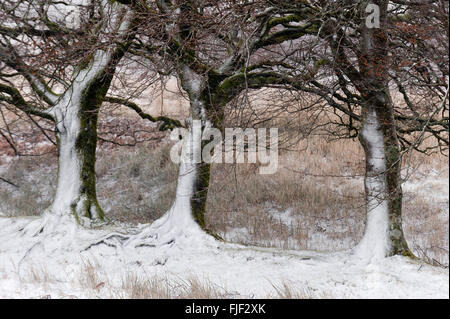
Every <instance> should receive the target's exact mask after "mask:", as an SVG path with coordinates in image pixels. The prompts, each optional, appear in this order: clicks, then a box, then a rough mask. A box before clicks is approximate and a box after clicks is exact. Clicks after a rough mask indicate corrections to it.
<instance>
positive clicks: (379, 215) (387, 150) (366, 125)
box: [357, 93, 412, 259]
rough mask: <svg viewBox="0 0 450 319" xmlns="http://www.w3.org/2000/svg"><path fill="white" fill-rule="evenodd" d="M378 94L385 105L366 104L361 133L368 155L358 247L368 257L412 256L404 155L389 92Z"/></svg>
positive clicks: (361, 139)
mask: <svg viewBox="0 0 450 319" xmlns="http://www.w3.org/2000/svg"><path fill="white" fill-rule="evenodd" d="M376 98H377V101H380V102H382V101H385V102H384V103H386V107H384V108H381V107H379V106H378V107H377V106H376V105H367V106H366V108H365V110H364V111H363V112H364V114H363V116H364V121H363V128H362V130H361V134H360V141H361V144H362V145H363V148H364V152H365V156H366V173H365V179H364V186H365V196H366V213H367V217H366V228H365V232H364V236H363V239H362V240H361V242H360V243H359V245H358V247H357V251H358V253H359V255H360V256H364V257H367V258H378V259H380V258H384V257H387V256H392V255H398V254H400V255H406V256H412V254H411V252H410V250H409V248H408V245H407V243H406V240H405V236H404V233H403V229H402V187H401V179H400V170H401V157H400V149H399V144H398V140H397V135H396V131H395V125H394V121H393V114H392V111H391V108H390V107H389V105H390V102H389V95H388V94H387V93H386V94H383V93H380V95H379V96H378V97H376ZM378 99H379V100H378Z"/></svg>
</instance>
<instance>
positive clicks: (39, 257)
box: [0, 150, 449, 298]
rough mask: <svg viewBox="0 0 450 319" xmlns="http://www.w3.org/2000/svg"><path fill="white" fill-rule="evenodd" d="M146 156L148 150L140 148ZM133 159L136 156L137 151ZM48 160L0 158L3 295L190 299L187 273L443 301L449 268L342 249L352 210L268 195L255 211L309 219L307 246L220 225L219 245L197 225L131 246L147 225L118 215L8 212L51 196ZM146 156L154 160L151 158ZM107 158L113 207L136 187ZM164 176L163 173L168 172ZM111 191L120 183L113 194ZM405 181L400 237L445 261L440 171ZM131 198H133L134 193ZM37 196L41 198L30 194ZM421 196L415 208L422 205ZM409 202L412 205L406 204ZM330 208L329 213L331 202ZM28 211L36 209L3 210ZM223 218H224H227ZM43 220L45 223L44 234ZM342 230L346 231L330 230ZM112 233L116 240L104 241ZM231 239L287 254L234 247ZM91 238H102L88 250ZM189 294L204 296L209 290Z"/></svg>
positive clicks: (269, 285) (443, 174) (291, 225)
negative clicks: (315, 211) (118, 219)
mask: <svg viewBox="0 0 450 319" xmlns="http://www.w3.org/2000/svg"><path fill="white" fill-rule="evenodd" d="M146 152H147V150H144V155H145V154H147V153H146ZM136 156H137V155H136V154H134V153H133V154H131V155H130V157H132V158H135V157H136ZM145 158H146V157H145ZM138 160H139V161H142V158H139V159H138ZM49 161H50V163H48V162H45V161H44V162H43V164H40V165H38V164H37V162H36V160H34V159H33V160H27V161H24V162H22V163H21V164H20V166H17V165H19V164H18V163H19V162H18V161H17V162H16V161H15V160H12V159H11V158H8V160H5V161H3V162H4V165H0V176H6V177H8V178H11V180H12V181H14V182H17V183H18V184H20V188H19V189H14V188H13V187H12V186H10V185H7V184H0V195H3V198H5V200H4V202H0V298H129V297H139V296H141V297H148V294H144V293H141V294H140V293H139V291H140V290H145V289H153V290H155V289H156V290H157V289H161V290H164V289H166V290H170V293H165V292H161V291H158V292H155V293H154V294H151V296H153V297H177V296H178V297H179V296H186V294H183V292H185V290H186V289H187V285H189V283H190V282H191V281H192V280H194V281H197V282H199V283H200V284H203V285H204V286H205V287H206V288H205V290H208V289H213V290H215V291H217V292H218V294H211V293H210V292H208V291H206V295H207V296H213V297H214V296H219V297H224V298H238V297H243V298H258V297H262V298H264V297H286V296H290V295H292V296H293V297H303V298H449V270H448V268H447V269H444V268H442V267H436V266H431V265H429V264H425V263H423V262H421V261H413V260H410V259H408V258H403V257H393V258H387V259H384V260H382V261H376V262H375V261H374V262H371V263H369V262H367V261H362V260H359V259H357V257H356V256H355V255H353V254H352V251H351V250H348V248H350V247H354V246H355V241H356V242H357V240H358V239H359V238H358V237H357V236H354V235H353V236H350V235H349V233H350V230H351V229H354V228H356V226H358V225H359V226H362V222H361V220H358V219H357V216H356V215H355V216H354V215H353V214H349V215H348V216H345V218H342V221H341V222H339V223H337V222H336V220H330V221H327V220H326V219H321V218H318V219H314V218H310V219H311V220H312V221H313V222H310V221H309V220H307V217H308V214H306V213H307V212H305V214H299V213H298V212H297V213H295V211H294V210H293V209H290V208H288V209H275V208H273V207H272V204H274V203H268V205H267V209H261V210H258V212H257V213H258V214H269V215H270V216H269V217H270V218H269V219H268V220H270V221H273V222H276V223H278V224H279V225H283V227H284V228H286V231H285V232H284V233H283V235H284V234H291V232H294V231H295V226H296V225H297V224H299V223H301V222H305V223H306V224H305V227H306V226H308V229H311V233H310V234H309V235H308V236H309V237H311V238H310V239H309V241H310V242H311V243H313V246H308V250H304V247H305V245H303V246H300V245H299V244H298V242H297V241H296V238H295V237H293V236H288V237H287V238H286V239H284V237H277V236H268V237H267V238H265V237H261V238H259V237H258V238H259V239H258V238H257V239H258V240H255V238H254V237H252V236H251V231H250V228H249V227H241V226H240V224H232V223H231V224H230V226H229V228H228V229H227V231H226V232H224V233H221V235H223V237H224V238H225V239H226V240H227V242H225V243H223V242H217V241H215V240H213V239H211V238H210V237H205V236H203V235H201V234H198V233H195V232H194V233H193V234H191V236H190V237H187V238H186V237H178V238H177V240H176V241H175V242H173V243H169V244H167V245H162V246H158V247H148V246H142V247H136V245H133V244H132V243H133V242H134V241H132V240H129V239H127V240H126V239H124V238H126V237H130V238H136V237H139V234H140V233H142V232H143V231H145V230H148V225H145V224H141V225H139V226H131V225H128V224H123V223H122V224H121V223H115V224H111V225H106V226H103V227H101V228H99V229H96V230H93V229H90V230H88V229H83V228H78V226H75V225H74V224H73V223H72V221H70V220H69V219H64V218H63V219H58V218H55V219H53V218H51V219H48V220H47V219H46V218H47V217H48V216H46V215H43V216H41V212H42V210H40V209H36V207H37V206H33V207H30V208H28V209H27V211H26V212H25V211H20V212H19V211H17V212H15V211H13V209H12V207H13V208H16V209H18V208H21V207H26V206H23V205H19V204H20V203H16V206H12V205H9V206H8V203H9V202H13V200H16V201H24V199H25V196H36V195H37V194H39V196H41V197H42V202H43V203H42V205H41V206H39V207H43V206H44V204H45V203H46V202H48V201H49V199H50V198H51V197H52V194H53V190H52V185H53V183H54V171H55V169H56V167H55V165H54V163H53V164H52V160H51V159H50V160H49ZM115 161H116V162H117V165H116V166H117V167H118V166H125V167H126V169H125V170H124V171H125V173H126V174H125V175H126V176H127V178H128V179H129V183H130V185H131V184H138V182H139V179H142V181H143V182H145V183H146V184H148V188H143V190H142V192H143V195H145V196H149V197H158V196H159V192H162V191H163V188H158V187H157V186H156V185H160V184H163V185H164V184H166V181H164V182H162V180H161V178H162V177H161V176H160V175H161V174H162V171H161V167H160V165H159V164H158V165H157V166H156V168H155V172H153V168H152V169H150V168H146V167H138V168H140V175H142V176H139V178H131V177H130V175H132V174H130V173H129V171H130V167H131V166H132V164H133V163H132V162H131V161H129V162H125V159H124V158H122V157H119V158H117V159H116V160H115ZM153 161H155V162H156V163H160V160H159V159H153ZM104 162H105V163H107V165H106V164H104V166H105V168H103V170H105V171H107V172H108V174H103V175H104V176H103V177H100V178H99V189H100V190H102V189H103V188H104V190H103V193H111V194H110V196H109V197H105V198H104V199H103V201H104V202H103V203H104V204H103V206H104V208H106V210H107V211H108V213H109V209H110V208H111V207H114V206H117V204H118V203H119V202H120V201H125V199H126V197H127V196H128V197H130V194H131V193H132V192H133V189H132V190H131V191H132V192H130V193H126V194H124V195H123V196H122V195H120V192H124V191H125V189H126V188H127V187H129V185H128V184H122V185H121V188H117V187H116V185H117V181H119V180H120V181H122V183H123V182H124V181H125V179H123V178H122V179H120V178H119V177H118V176H116V175H114V176H113V175H111V176H110V175H109V173H112V172H116V171H119V168H117V167H116V166H114V165H115V164H114V162H113V161H112V160H111V159H110V158H109V157H107V158H105V160H104ZM13 173H14V174H15V173H17V176H16V175H14V174H13ZM166 174H167V175H170V171H169V170H168V169H167V172H166ZM22 175H23V176H22ZM100 175H102V174H100ZM137 175H138V174H137ZM138 185H141V184H138ZM142 185H144V184H142ZM361 185H362V180H361V177H355V178H353V179H346V181H345V183H343V182H341V181H340V184H338V183H336V185H334V184H333V185H331V186H330V187H332V188H333V190H334V191H336V192H340V191H341V190H342V193H345V192H344V190H343V187H344V186H346V187H347V186H350V187H354V188H355V189H360V188H361ZM28 187H29V188H30V190H28ZM112 189H116V190H115V192H112V191H111V190H112ZM403 189H404V193H405V202H404V204H405V209H404V216H405V232H406V236H407V240H408V244H409V245H410V247H411V248H412V249H413V250H414V252H415V253H416V254H418V255H420V252H421V251H419V250H417V249H416V246H417V247H422V249H424V250H425V251H424V253H426V254H428V255H429V256H430V257H433V258H436V260H437V261H438V262H439V263H441V264H443V265H448V216H449V208H448V199H449V181H448V169H446V168H442V169H441V170H436V169H434V168H432V167H423V168H422V169H420V170H415V171H414V174H413V175H412V176H410V178H409V179H408V180H407V182H406V183H404V184H403ZM156 191H158V194H157V192H156ZM1 192H3V193H1ZM22 192H23V194H22ZM27 194H28V195H27ZM156 195H158V196H156ZM145 196H144V199H145V198H146V197H145ZM16 197H17V198H16ZM0 198H2V197H0ZM130 198H131V199H130ZM130 198H128V200H129V201H130V202H131V201H132V200H133V198H132V197H130ZM101 199H102V198H101ZM149 200H150V199H149ZM172 200H173V199H172V198H170V201H172ZM35 201H36V202H37V203H40V202H38V201H37V199H35ZM127 203H128V204H129V202H127ZM127 203H126V204H127ZM128 204H127V205H128ZM135 204H136V205H138V206H140V207H143V208H145V207H147V206H145V205H144V204H143V201H137V200H136V203H135ZM328 204H329V203H327V206H328ZM422 204H423V205H424V206H423V207H421V206H420V205H422ZM425 204H426V205H425ZM412 205H414V206H418V207H416V209H415V210H413V209H411V206H412ZM124 207H126V205H125V206H124ZM330 207H331V208H330V209H332V207H333V206H330ZM145 212H146V214H149V212H150V211H149V210H148V209H147V210H146V211H145ZM26 213H32V214H34V215H37V216H33V217H31V216H26V217H10V216H20V215H24V214H26ZM237 213H238V212H236V214H237ZM328 213H329V214H331V213H335V214H337V213H339V211H334V212H333V211H328V210H327V211H324V212H323V214H324V215H325V216H326V214H328ZM121 214H122V215H123V216H124V217H126V218H124V219H122V220H127V218H128V219H129V218H130V209H128V210H124V211H123V212H122V213H121ZM2 216H3V217H2ZM6 216H9V217H6ZM230 216H231V217H230V218H232V216H233V215H230ZM250 224H251V223H250ZM42 225H45V226H46V227H45V228H44V230H43V231H42V232H40V231H41V229H42ZM243 225H245V223H244V224H243ZM258 225H259V226H258V227H260V226H261V225H260V224H258ZM264 225H267V224H264ZM264 227H265V226H264ZM267 227H269V226H267ZM272 227H273V225H272ZM341 228H342V229H341ZM338 233H339V234H341V233H342V234H343V236H342V237H336V234H338ZM111 234H116V235H118V236H116V237H112V238H110V239H108V240H105V241H103V242H102V240H103V239H104V238H109V237H110V236H111ZM330 234H334V235H333V236H330ZM344 235H345V236H344ZM121 238H122V240H121ZM280 238H281V239H282V240H280ZM277 241H279V242H277ZM144 242H145V241H144ZM232 242H234V243H232ZM237 242H240V243H253V244H257V245H262V246H271V245H272V246H275V247H289V248H294V249H295V250H285V249H280V248H262V247H255V246H252V245H239V244H236V243H237ZM286 242H287V244H286ZM93 243H94V244H96V243H98V245H93V246H91V245H92V244H93ZM149 244H151V242H149ZM436 245H438V246H440V247H435V246H436ZM315 249H317V250H315ZM427 249H428V251H427ZM433 249H442V251H443V253H441V254H440V255H438V254H437V253H436V251H433ZM318 250H320V251H318ZM338 250H340V251H339V252H325V251H338ZM437 252H441V250H438V251H437ZM437 256H439V257H437ZM421 257H422V256H421ZM208 287H209V288H208ZM287 290H290V292H291V293H292V294H289V293H288V292H289V291H287ZM187 296H188V297H192V296H193V295H192V294H188V295H187ZM194 296H197V297H205V294H203V295H201V294H200V295H198V294H197V295H195V294H194Z"/></svg>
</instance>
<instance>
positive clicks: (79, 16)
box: [0, 1, 138, 221]
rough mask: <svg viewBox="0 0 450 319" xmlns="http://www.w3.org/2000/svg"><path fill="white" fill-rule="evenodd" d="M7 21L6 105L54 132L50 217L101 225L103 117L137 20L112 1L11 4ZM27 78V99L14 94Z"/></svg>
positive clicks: (0, 44)
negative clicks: (98, 159) (98, 173)
mask: <svg viewBox="0 0 450 319" xmlns="http://www.w3.org/2000/svg"><path fill="white" fill-rule="evenodd" d="M73 12H75V15H73ZM1 15H2V16H3V19H2V21H4V22H3V23H2V26H1V29H0V31H1V32H0V36H1V38H0V53H1V55H0V56H1V63H2V64H3V66H2V76H1V80H2V83H1V84H0V92H1V95H0V101H1V102H3V103H8V104H9V105H14V106H15V107H17V108H18V109H20V110H21V111H23V112H25V113H26V114H30V115H35V116H39V117H42V118H45V119H47V120H50V121H52V122H54V123H55V127H56V137H57V141H58V153H59V159H58V181H57V187H56V195H55V198H54V200H53V203H52V205H51V207H50V209H49V212H50V213H51V214H56V215H64V214H73V215H74V216H75V217H76V218H77V220H78V221H80V220H81V219H84V218H87V219H93V220H102V219H103V218H104V213H103V210H102V209H101V208H100V206H99V204H98V201H97V197H96V181H95V150H96V144H97V119H98V110H99V108H100V106H101V104H102V102H103V99H104V97H105V95H106V93H107V91H108V88H109V86H110V83H111V80H112V77H113V74H114V71H115V68H116V66H117V64H118V63H119V61H120V59H121V58H122V57H123V55H124V54H125V52H126V50H127V48H128V46H129V43H130V40H131V39H132V37H133V32H132V31H133V30H134V28H135V27H136V24H137V23H138V19H137V18H136V16H134V15H133V12H132V11H131V10H129V8H128V7H127V6H123V5H121V4H119V3H117V2H110V1H101V2H96V1H92V2H89V3H87V4H80V5H78V4H65V3H59V2H52V1H45V2H42V3H36V2H34V1H25V2H21V3H17V2H15V1H6V2H3V3H2V4H1ZM71 17H72V19H74V20H75V21H72V20H71V19H70V18H71ZM21 79H25V80H26V83H27V84H28V89H29V90H31V91H32V93H33V95H32V96H30V98H29V99H26V98H25V97H24V96H23V95H22V93H21V91H19V89H17V88H16V87H15V85H16V84H17V83H20V82H19V81H21ZM20 89H21V90H22V91H23V90H24V88H23V87H22V88H20ZM57 91H60V92H61V93H57Z"/></svg>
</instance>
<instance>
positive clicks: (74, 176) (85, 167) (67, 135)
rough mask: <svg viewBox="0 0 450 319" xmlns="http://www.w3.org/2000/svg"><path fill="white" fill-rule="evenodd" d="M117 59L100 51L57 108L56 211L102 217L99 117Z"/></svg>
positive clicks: (83, 70)
mask: <svg viewBox="0 0 450 319" xmlns="http://www.w3.org/2000/svg"><path fill="white" fill-rule="evenodd" d="M117 61H118V60H117V59H116V60H115V59H113V58H112V56H111V55H110V54H109V53H107V52H105V51H97V53H96V54H95V55H94V56H93V57H92V58H91V61H90V62H89V64H88V65H87V66H85V68H84V69H80V71H79V73H78V74H77V76H76V77H75V79H74V80H73V83H72V85H71V87H70V88H69V89H68V90H67V91H66V92H65V93H64V94H63V96H62V97H61V99H60V101H59V102H58V103H57V105H56V106H55V108H54V115H55V119H56V131H57V134H56V135H57V138H58V150H59V159H58V181H57V187H56V195H55V198H54V200H53V203H52V205H51V209H50V210H51V212H52V213H55V214H66V213H72V214H73V215H74V216H75V217H76V219H77V221H78V222H81V220H83V219H86V218H87V219H90V220H103V219H104V217H105V215H104V212H103V210H102V209H101V208H100V205H99V204H98V200H97V194H96V176H95V161H96V156H95V152H96V148H97V120H98V112H99V109H100V106H101V104H102V101H103V99H104V97H105V95H106V92H107V91H108V88H109V86H110V83H111V80H112V76H113V71H114V65H115V64H116V63H117Z"/></svg>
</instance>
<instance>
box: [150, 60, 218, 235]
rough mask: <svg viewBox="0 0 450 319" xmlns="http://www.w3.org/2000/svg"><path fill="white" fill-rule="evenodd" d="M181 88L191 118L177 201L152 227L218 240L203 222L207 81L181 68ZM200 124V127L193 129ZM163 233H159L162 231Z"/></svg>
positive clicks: (206, 171) (206, 186) (206, 172)
mask: <svg viewBox="0 0 450 319" xmlns="http://www.w3.org/2000/svg"><path fill="white" fill-rule="evenodd" d="M179 75H180V80H181V85H182V87H183V89H184V90H185V91H186V92H187V93H188V95H189V99H190V117H189V119H188V121H187V122H188V123H187V124H188V130H187V134H185V136H184V137H183V144H182V151H181V159H180V167H179V171H178V184H177V191H176V198H175V200H174V204H173V205H172V207H171V209H170V210H169V211H168V212H167V213H166V214H165V215H164V216H163V217H162V218H161V219H160V220H158V221H156V222H155V223H154V226H156V227H158V228H160V233H164V232H166V233H167V234H165V235H163V236H171V235H170V234H173V232H177V233H178V232H182V233H185V234H189V233H191V232H192V231H194V232H195V231H197V230H199V229H201V230H203V231H205V232H206V233H208V234H210V235H212V236H214V237H215V238H219V237H218V236H217V235H216V234H215V233H213V232H212V231H210V230H209V229H207V227H206V223H205V211H206V200H207V195H208V189H209V182H210V170H211V165H210V164H209V163H205V162H203V161H202V149H203V146H204V144H205V143H207V142H205V141H202V133H203V130H204V128H205V127H208V126H211V122H210V120H209V119H208V116H207V111H206V108H207V105H208V101H207V100H206V99H205V98H204V96H206V95H204V94H203V93H204V90H205V83H206V79H205V78H204V77H203V76H202V75H198V74H196V73H195V72H193V71H192V70H191V69H190V68H189V67H188V66H186V65H184V66H182V67H180V70H179ZM194 122H195V124H198V123H200V126H199V127H194ZM163 229H164V231H161V230H163ZM164 238H165V237H164Z"/></svg>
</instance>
